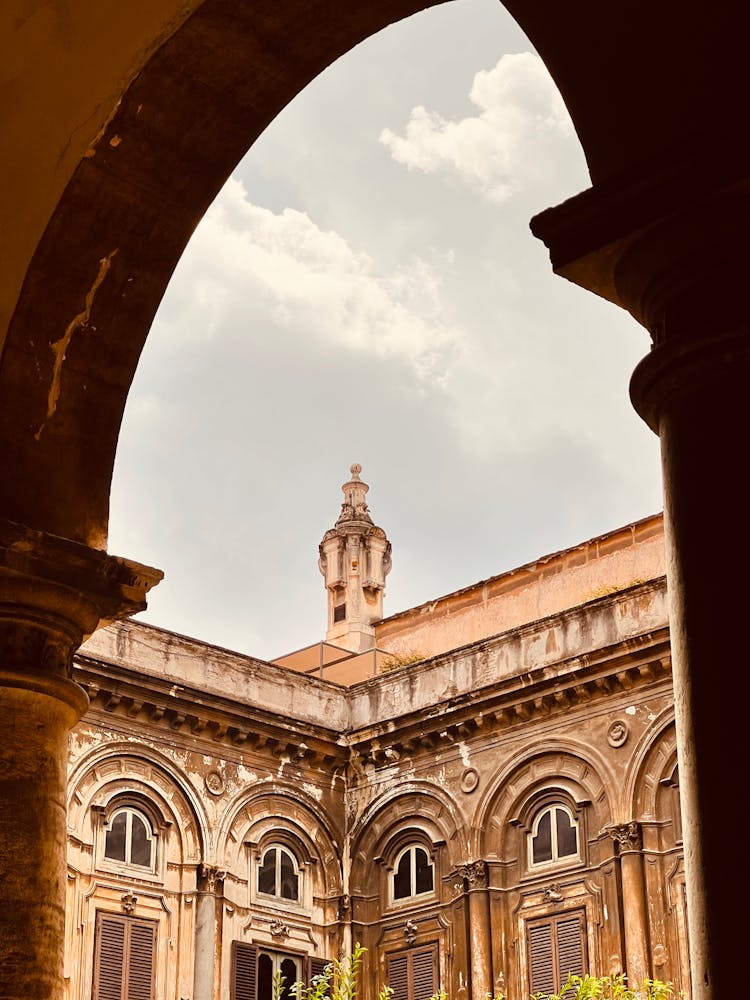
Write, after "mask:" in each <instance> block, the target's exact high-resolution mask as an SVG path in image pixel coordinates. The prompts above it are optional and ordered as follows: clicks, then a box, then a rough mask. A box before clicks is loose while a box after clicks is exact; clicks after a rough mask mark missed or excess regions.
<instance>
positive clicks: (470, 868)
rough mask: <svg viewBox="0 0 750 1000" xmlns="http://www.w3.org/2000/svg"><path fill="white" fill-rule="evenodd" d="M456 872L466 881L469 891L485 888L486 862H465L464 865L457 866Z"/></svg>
mask: <svg viewBox="0 0 750 1000" xmlns="http://www.w3.org/2000/svg"><path fill="white" fill-rule="evenodd" d="M456 871H457V872H458V874H459V875H460V876H461V877H462V878H465V879H466V881H467V882H468V883H469V888H470V889H486V888H487V862H486V861H467V862H466V863H465V864H462V865H458V867H457V868H456Z"/></svg>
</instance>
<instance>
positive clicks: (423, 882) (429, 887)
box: [393, 844, 435, 900]
mask: <svg viewBox="0 0 750 1000" xmlns="http://www.w3.org/2000/svg"><path fill="white" fill-rule="evenodd" d="M434 888H435V866H434V865H433V863H432V862H431V861H430V857H429V855H428V853H427V851H426V850H425V849H424V847H420V846H419V845H418V844H411V845H410V846H409V847H406V848H404V850H403V851H402V852H401V853H400V854H399V856H398V857H397V859H396V864H395V865H394V866H393V898H394V900H398V899H411V898H412V897H413V896H421V895H423V894H424V893H428V892H432V891H433V889H434Z"/></svg>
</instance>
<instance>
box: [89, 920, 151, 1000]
mask: <svg viewBox="0 0 750 1000" xmlns="http://www.w3.org/2000/svg"><path fill="white" fill-rule="evenodd" d="M155 957H156V924H155V923H154V922H153V921H152V920H139V919H138V918H136V917H126V916H121V915H120V914H117V913H98V914H97V917H96V944H95V949H94V987H93V998H94V1000H153V997H154V959H155Z"/></svg>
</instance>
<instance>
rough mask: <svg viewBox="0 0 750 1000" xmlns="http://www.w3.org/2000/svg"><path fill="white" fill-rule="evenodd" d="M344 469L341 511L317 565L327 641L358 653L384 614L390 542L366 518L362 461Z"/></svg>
mask: <svg viewBox="0 0 750 1000" xmlns="http://www.w3.org/2000/svg"><path fill="white" fill-rule="evenodd" d="M349 471H350V472H351V479H350V480H349V481H348V482H347V483H344V485H343V486H342V487H341V489H342V491H343V493H344V502H343V503H342V505H341V513H340V514H339V518H338V520H337V521H336V524H335V525H334V526H333V527H332V528H331V529H330V530H329V531H327V532H326V533H325V535H324V536H323V540H322V542H321V543H320V546H319V552H320V559H319V560H318V566H319V567H320V572H321V573H322V574H323V578H324V580H325V585H326V590H327V591H328V630H327V632H326V641H327V642H332V643H334V644H335V645H337V646H344V647H345V648H346V649H351V650H352V651H353V652H355V653H361V652H363V651H364V650H366V649H372V648H373V647H374V646H375V629H374V627H373V626H374V623H375V622H376V621H379V620H380V619H381V618H382V617H383V592H384V590H385V578H386V576H387V575H388V573H389V572H390V569H391V543H390V542H389V541H388V539H387V538H386V534H385V532H384V531H383V529H382V528H378V527H377V525H375V524H373V521H372V518H371V517H370V511H369V509H368V507H367V501H366V499H365V497H366V495H367V491H368V490H369V488H370V487H369V486H368V485H367V483H363V482H362V480H361V479H360V478H359V474H360V472H361V471H362V466H361V465H352V466H351V468H350V470H349Z"/></svg>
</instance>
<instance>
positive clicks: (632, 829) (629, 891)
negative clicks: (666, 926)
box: [610, 822, 651, 988]
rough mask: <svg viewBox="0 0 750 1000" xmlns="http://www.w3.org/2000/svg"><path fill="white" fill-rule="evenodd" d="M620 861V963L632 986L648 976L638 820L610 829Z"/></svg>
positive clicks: (645, 913) (647, 949) (645, 914)
mask: <svg viewBox="0 0 750 1000" xmlns="http://www.w3.org/2000/svg"><path fill="white" fill-rule="evenodd" d="M610 835H611V836H612V839H613V840H614V842H615V847H616V850H617V855H618V858H619V863H620V878H621V885H622V919H623V923H624V930H625V955H624V962H623V967H624V970H625V972H626V973H627V976H628V982H629V984H630V985H631V987H633V988H635V986H636V984H637V983H640V982H642V981H643V979H645V978H646V976H649V977H650V976H651V971H650V967H651V962H650V961H649V954H650V949H649V943H648V928H649V914H648V906H647V905H646V882H645V879H644V877H643V854H642V847H643V841H642V837H641V827H640V824H639V823H635V822H631V823H622V824H621V825H620V826H615V827H612V828H611V829H610Z"/></svg>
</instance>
